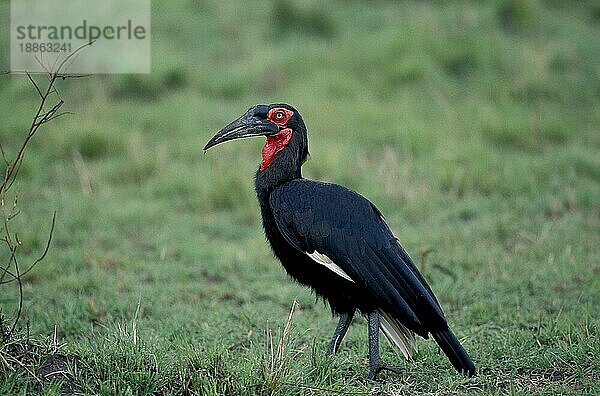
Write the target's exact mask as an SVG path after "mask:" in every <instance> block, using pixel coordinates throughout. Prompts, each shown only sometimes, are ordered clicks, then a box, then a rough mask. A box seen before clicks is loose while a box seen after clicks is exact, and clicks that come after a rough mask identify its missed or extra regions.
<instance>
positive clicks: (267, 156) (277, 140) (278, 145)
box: [260, 128, 292, 171]
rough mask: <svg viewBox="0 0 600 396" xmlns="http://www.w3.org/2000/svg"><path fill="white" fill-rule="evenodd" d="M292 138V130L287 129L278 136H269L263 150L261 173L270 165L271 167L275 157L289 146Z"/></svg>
mask: <svg viewBox="0 0 600 396" xmlns="http://www.w3.org/2000/svg"><path fill="white" fill-rule="evenodd" d="M291 138H292V129H291V128H285V129H282V130H281V131H279V132H278V133H277V134H276V135H273V136H267V141H266V143H265V145H264V146H263V148H262V161H261V163H260V170H261V171H264V170H265V169H267V167H268V166H269V165H271V162H273V159H274V158H275V155H277V153H278V152H280V151H281V150H283V149H284V148H285V146H287V144H288V143H289V142H290V139H291Z"/></svg>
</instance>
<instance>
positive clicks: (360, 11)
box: [0, 0, 600, 395]
mask: <svg viewBox="0 0 600 396" xmlns="http://www.w3.org/2000/svg"><path fill="white" fill-rule="evenodd" d="M8 13H9V2H8V1H2V2H0V15H2V18H5V16H7V15H8ZM0 36H1V37H7V36H8V25H7V24H2V25H0ZM599 37H600V5H599V4H598V3H597V2H594V1H587V2H586V1H581V2H564V1H555V0H546V1H542V0H539V1H536V0H509V1H481V2H474V1H451V2H438V1H423V2H417V1H402V2H396V1H373V2H360V1H341V0H340V1H329V2H319V1H313V0H309V1H296V0H275V1H258V2H252V3H250V2H249V3H240V2H235V1H211V0H205V1H181V2H166V1H154V2H153V4H152V73H151V74H149V75H98V76H90V77H87V78H81V79H74V80H66V81H61V82H60V83H59V85H58V88H59V90H60V93H61V96H62V97H63V99H64V100H65V101H66V104H65V107H64V109H65V110H69V111H72V112H74V114H73V115H69V116H66V117H62V118H59V119H57V120H55V121H53V122H51V123H50V124H48V125H46V126H44V128H43V130H41V131H40V133H39V135H37V136H36V137H35V139H34V141H33V142H32V145H31V146H30V148H29V151H28V152H27V154H26V157H25V161H24V163H23V168H22V171H21V173H20V175H19V180H18V183H17V184H16V185H15V188H14V192H18V196H19V205H20V209H21V214H20V215H19V216H18V217H17V218H16V219H15V221H14V227H15V229H16V230H17V231H18V233H19V236H20V238H21V240H22V249H21V258H20V259H21V262H23V263H26V262H29V261H31V260H32V259H33V258H34V257H36V255H38V254H39V252H40V251H41V250H42V249H43V246H44V244H45V240H46V237H47V234H48V231H49V225H50V220H51V216H52V213H53V211H56V212H57V225H56V230H55V233H54V240H53V242H52V246H51V249H50V252H49V254H48V257H47V258H46V260H45V261H44V262H43V263H41V264H40V265H39V266H38V267H37V268H36V269H35V271H33V272H32V273H31V274H29V275H28V276H27V277H26V279H25V282H26V283H25V307H24V314H23V318H22V323H21V324H22V325H23V326H24V325H25V323H26V322H25V321H26V320H28V321H29V325H30V331H31V334H32V335H34V336H36V337H37V336H52V335H53V334H54V332H55V331H56V334H57V338H58V340H59V341H60V342H63V343H65V346H64V347H63V349H62V352H61V353H63V354H65V355H69V356H77V358H76V364H71V365H70V366H69V369H68V372H69V375H68V381H67V382H69V386H70V388H65V385H64V384H63V385H62V386H61V385H59V384H57V383H55V382H54V383H48V381H42V384H40V383H38V382H37V381H35V380H33V379H32V378H31V376H29V375H27V373H24V372H21V371H19V370H16V371H13V370H8V369H6V368H4V369H3V371H1V372H0V374H1V376H0V393H2V394H16V393H23V392H25V391H26V390H27V389H34V390H36V391H39V392H41V391H43V392H46V393H47V394H55V393H56V394H59V393H60V392H66V391H65V389H71V390H72V389H75V390H77V391H79V392H82V393H84V394H244V395H246V394H280V395H288V394H334V393H342V394H343V393H349V392H357V393H358V394H363V393H364V394H404V393H406V394H414V393H415V392H425V393H428V394H440V395H442V394H444V395H446V394H463V393H476V392H484V393H486V394H505V393H513V394H557V393H562V394H572V393H582V394H589V393H596V392H598V391H600V389H599V388H598V383H600V376H599V374H598V373H599V372H600V362H599V358H598V350H600V343H599V337H598V336H599V334H598V325H599V323H600V320H599V318H600V308H599V307H600V281H599V278H600V250H599V249H598V245H599V235H600V234H599V231H600V218H599V214H600V212H599V210H598V209H599V202H600V183H599V182H600V155H599V152H600V150H599V149H600V133H599V130H600V40H599ZM6 44H7V43H3V45H6ZM5 48H6V47H0V55H1V57H2V59H0V65H5V64H6V65H7V64H8V57H7V54H6V52H5V51H4V50H5ZM39 81H40V82H42V81H43V77H39ZM272 102H287V103H290V104H292V105H293V106H295V107H296V108H297V109H299V111H300V112H301V114H302V116H303V118H304V120H305V122H306V124H307V127H308V131H309V139H310V152H311V158H310V159H309V161H308V162H307V163H306V165H305V166H304V176H305V177H308V178H315V179H321V180H326V181H331V182H336V183H339V184H344V185H346V186H348V187H350V188H352V189H355V190H356V191H358V192H360V193H361V194H363V195H365V196H366V197H368V198H369V199H371V200H372V201H373V202H374V203H375V204H376V205H377V206H378V207H379V208H380V209H381V210H382V211H383V212H384V214H385V215H386V217H387V219H388V222H389V224H390V226H391V227H392V229H393V230H394V231H395V232H396V234H397V236H398V237H399V238H400V240H401V241H402V242H403V245H404V246H405V248H406V249H407V250H408V252H409V253H410V254H411V255H412V256H413V257H414V258H415V260H416V261H417V262H418V263H419V266H420V268H421V269H422V271H423V273H424V275H425V277H426V278H427V279H428V280H429V281H430V283H431V285H432V288H433V290H434V291H435V292H436V294H437V295H438V297H439V299H440V301H441V303H442V306H443V307H444V309H445V311H446V313H447V316H448V317H449V320H450V322H451V324H452V326H453V328H454V329H455V332H456V333H457V334H458V335H459V337H460V338H461V340H463V341H464V345H465V347H466V349H467V350H469V351H470V353H471V355H472V356H473V358H474V360H475V361H476V364H477V365H478V367H479V368H480V375H479V376H478V377H476V378H473V379H465V378H462V377H461V376H459V375H457V374H456V373H454V372H453V370H452V369H451V367H450V365H449V363H448V362H447V361H446V360H445V358H444V357H443V356H442V355H441V354H439V353H438V352H437V351H438V349H437V347H436V346H435V345H434V344H433V343H432V342H427V341H422V340H421V341H420V343H419V347H420V353H419V354H418V356H417V357H416V358H415V360H414V361H413V362H406V363H404V362H403V360H401V359H400V357H399V356H396V355H394V353H393V352H392V351H391V349H390V348H389V347H388V346H387V345H383V343H382V352H383V357H384V359H386V360H388V361H390V362H392V363H396V364H401V365H404V367H405V371H404V373H403V374H401V375H400V376H394V375H391V374H385V375H383V376H382V379H383V382H380V383H370V382H367V381H366V380H365V379H364V378H365V376H366V370H367V369H366V367H367V366H366V354H367V342H366V326H365V324H364V321H363V320H362V319H357V320H356V323H355V324H354V326H353V327H352V329H351V330H350V332H349V335H348V337H347V339H346V340H345V342H344V344H343V345H342V349H341V351H340V353H339V355H338V356H336V357H335V359H326V358H325V357H324V356H323V352H324V350H325V347H326V345H327V341H328V337H329V336H330V333H331V332H332V331H333V329H334V327H335V320H334V319H332V318H331V317H330V313H329V310H328V308H327V307H325V306H323V304H321V303H316V304H315V299H314V296H313V295H311V294H310V292H309V291H308V290H305V289H303V288H301V287H299V286H297V285H295V284H294V283H293V282H292V281H291V280H289V279H288V278H287V276H286V274H285V272H284V270H283V269H282V268H281V267H280V265H279V263H278V262H276V260H275V259H274V258H273V257H272V254H271V252H270V250H269V248H268V246H267V245H266V243H265V241H264V236H263V234H262V230H261V225H260V218H259V212H258V206H257V203H256V198H255V196H254V191H253V174H254V170H255V169H256V167H257V166H258V163H259V161H260V148H261V145H262V144H263V141H262V139H255V140H245V141H239V142H235V143H230V144H227V145H223V146H219V147H217V148H215V149H213V150H211V151H210V152H208V153H207V154H206V155H204V154H203V152H202V147H203V145H204V143H206V141H207V140H208V139H209V138H210V136H212V134H213V133H214V132H216V131H217V130H218V129H219V128H221V127H222V126H223V125H225V124H226V123H227V122H229V121H231V120H232V119H234V118H237V117H238V116H239V115H240V114H242V113H243V112H244V111H245V110H246V109H247V108H248V107H249V106H251V105H253V104H256V103H272ZM37 104H38V98H37V94H36V92H35V89H34V88H33V87H32V85H31V83H30V82H29V81H28V80H27V78H26V77H24V76H18V75H12V76H0V114H1V121H0V142H1V143H2V146H3V147H4V148H5V150H6V151H7V153H8V155H9V156H10V155H14V154H15V153H16V149H17V147H18V145H19V143H20V142H21V141H22V139H23V136H24V134H25V132H26V129H27V127H28V125H29V123H30V122H31V117H32V115H33V113H34V110H35V108H36V107H37ZM2 254H4V252H3V253H2ZM0 290H1V292H0V309H1V310H2V313H3V314H4V315H6V316H8V317H10V316H11V315H13V314H14V311H15V309H16V302H17V297H18V294H17V290H16V289H15V288H14V287H6V286H2V288H1V289H0ZM294 299H296V300H297V301H298V302H299V304H300V309H298V310H297V311H296V313H295V315H294V322H293V326H292V331H291V333H290V336H289V338H287V339H285V340H281V332H282V330H281V329H282V327H283V325H284V324H285V322H286V320H287V316H288V313H289V309H290V306H291V304H292V301H293V300H294ZM138 304H139V307H138ZM136 312H137V314H136ZM271 344H274V345H275V348H276V347H277V344H282V345H286V349H285V354H284V356H285V357H284V359H283V361H280V362H279V363H280V364H275V365H273V364H272V361H273V359H274V355H276V353H275V352H274V351H273V350H272V349H271V347H270V345H271ZM38 369H39V368H38ZM52 378H54V377H50V379H52ZM54 380H56V378H54Z"/></svg>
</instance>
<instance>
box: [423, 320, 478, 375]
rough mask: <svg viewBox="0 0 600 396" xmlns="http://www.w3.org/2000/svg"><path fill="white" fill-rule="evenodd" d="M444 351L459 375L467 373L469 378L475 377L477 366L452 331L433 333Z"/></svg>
mask: <svg viewBox="0 0 600 396" xmlns="http://www.w3.org/2000/svg"><path fill="white" fill-rule="evenodd" d="M431 335H433V338H434V339H435V341H436V342H437V343H438V345H439V346H440V348H442V351H444V353H445V354H446V356H448V359H449V360H450V363H452V365H453V366H454V368H455V369H456V371H458V372H459V373H465V374H466V375H468V376H469V377H471V376H473V375H475V364H473V361H472V360H471V358H470V357H469V355H468V354H467V351H465V349H464V348H463V347H462V345H461V344H460V342H459V341H458V339H456V336H455V335H454V333H452V330H450V329H449V328H447V329H446V330H442V331H438V332H435V333H431Z"/></svg>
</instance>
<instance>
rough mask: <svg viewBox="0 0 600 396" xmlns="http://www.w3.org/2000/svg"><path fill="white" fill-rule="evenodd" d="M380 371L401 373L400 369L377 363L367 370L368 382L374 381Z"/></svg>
mask: <svg viewBox="0 0 600 396" xmlns="http://www.w3.org/2000/svg"><path fill="white" fill-rule="evenodd" d="M382 370H389V371H391V372H393V373H395V374H400V373H401V372H402V369H401V368H400V367H396V366H390V365H388V364H383V363H378V364H375V365H372V366H371V368H370V369H369V376H368V378H369V379H370V380H372V381H374V380H375V378H376V377H377V374H379V372H380V371H382Z"/></svg>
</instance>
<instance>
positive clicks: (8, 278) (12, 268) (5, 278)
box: [0, 42, 93, 365]
mask: <svg viewBox="0 0 600 396" xmlns="http://www.w3.org/2000/svg"><path fill="white" fill-rule="evenodd" d="M92 43H93V42H90V43H87V44H84V45H82V46H80V47H79V48H77V49H75V51H73V52H72V53H70V54H69V55H68V56H67V57H65V58H64V59H63V60H62V61H61V62H60V63H58V61H57V62H55V64H54V65H52V67H51V69H48V68H47V67H46V66H44V65H42V67H43V68H44V70H46V77H47V84H46V85H45V87H44V88H42V86H41V85H40V83H39V81H36V79H34V78H33V77H32V75H31V73H29V72H27V71H24V72H22V73H24V74H25V75H26V76H27V78H28V79H29V81H30V82H31V84H32V85H33V87H34V88H35V90H36V92H37V94H38V96H39V99H40V101H39V104H38V106H37V109H36V110H35V113H34V115H33V117H32V120H31V124H30V125H29V128H28V130H27V133H26V134H25V136H24V138H23V141H22V142H21V144H20V146H19V147H18V149H17V151H16V155H15V156H14V158H12V159H9V158H8V156H7V154H6V151H5V149H4V147H3V146H2V145H0V154H1V155H2V161H3V162H4V166H5V170H4V175H2V176H0V215H1V216H2V225H1V227H2V230H1V232H2V234H3V235H1V237H0V244H2V245H4V246H5V248H6V249H7V253H8V254H7V256H8V257H7V259H6V262H5V263H3V264H2V267H0V286H1V285H5V284H8V283H13V282H16V284H17V288H18V297H19V301H18V307H17V311H16V316H15V318H14V321H13V322H12V325H11V326H10V329H9V330H8V332H7V333H6V332H5V329H4V328H3V329H2V335H3V338H4V339H7V338H10V337H11V335H12V334H13V333H14V332H15V329H16V328H17V324H18V322H19V319H20V317H21V314H22V312H23V276H25V275H27V274H28V273H29V272H30V271H31V270H33V269H34V268H35V267H36V265H38V264H39V263H40V262H41V261H42V260H44V258H45V257H46V255H47V254H48V250H49V249H50V243H51V242H52V236H53V234H54V227H55V225H56V212H54V214H53V216H52V225H51V227H50V231H49V233H48V239H47V241H46V245H45V246H44V249H43V251H42V253H41V254H40V256H39V257H38V258H37V259H35V260H34V261H33V262H32V263H31V264H30V265H29V267H27V269H26V270H25V271H22V270H21V267H20V264H19V259H18V254H17V252H18V250H19V248H20V246H21V241H20V240H19V237H18V234H17V233H13V232H12V230H11V227H10V222H11V221H12V220H13V219H14V218H15V217H16V216H17V215H18V214H19V210H18V209H17V199H16V198H15V199H14V202H13V206H12V207H11V208H8V207H7V206H6V204H5V203H6V198H7V193H8V191H9V190H10V189H11V187H12V186H13V184H14V183H15V181H16V179H17V176H18V174H19V170H20V169H21V165H22V164H23V160H24V158H25V152H26V151H27V147H28V146H29V144H30V142H31V139H32V138H33V137H34V136H35V134H36V133H37V132H38V130H39V129H40V127H42V126H43V125H44V124H46V123H47V122H50V121H52V120H55V119H56V118H59V117H62V116H63V115H66V114H71V113H70V112H59V110H60V108H61V107H62V106H63V104H64V103H65V102H64V100H63V99H62V98H61V97H60V93H59V92H58V90H57V88H56V81H57V80H58V79H62V80H65V79H67V78H71V77H73V78H78V77H81V75H73V76H70V75H68V74H67V73H66V69H67V68H68V66H69V65H70V62H71V61H72V60H74V59H75V58H76V57H77V56H78V54H79V52H80V51H81V50H82V49H83V48H85V47H87V46H89V45H91V44H92ZM38 61H40V63H41V60H38ZM57 63H58V66H57ZM17 73H19V72H17ZM0 74H8V73H0ZM54 100H56V101H55V102H54V103H51V102H52V101H54ZM3 323H4V322H2V323H0V325H1V326H2V327H4V324H3ZM7 327H8V326H7ZM9 360H10V359H9ZM4 361H5V362H7V359H6V358H4ZM16 363H18V364H20V365H22V364H21V362H20V361H18V360H17V361H16Z"/></svg>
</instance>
